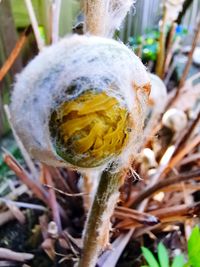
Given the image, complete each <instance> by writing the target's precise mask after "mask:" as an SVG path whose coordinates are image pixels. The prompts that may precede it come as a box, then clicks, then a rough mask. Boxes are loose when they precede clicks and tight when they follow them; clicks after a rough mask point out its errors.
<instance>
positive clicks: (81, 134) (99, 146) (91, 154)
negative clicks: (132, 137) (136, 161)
mask: <svg viewBox="0 0 200 267" xmlns="http://www.w3.org/2000/svg"><path fill="white" fill-rule="evenodd" d="M51 124H52V125H53V127H50V129H51V128H52V129H53V130H52V136H53V138H56V142H55V146H56V150H57V153H58V155H60V156H61V157H62V158H64V159H66V160H68V161H69V162H71V163H72V164H76V165H77V166H80V167H95V166H98V165H101V164H102V163H103V162H104V161H105V160H108V159H109V158H111V157H113V156H115V155H118V154H119V153H120V152H121V150H122V148H123V146H124V145H125V144H126V141H127V137H128V131H127V128H128V112H127V110H126V108H125V107H121V106H120V105H119V102H118V100H117V99H115V98H114V97H111V96H108V95H107V94H106V93H104V92H101V93H95V92H93V91H87V92H85V93H83V94H82V95H80V96H79V97H78V98H76V99H74V100H72V101H70V102H65V103H63V104H62V105H61V106H60V107H59V108H58V109H57V110H56V111H54V112H53V113H52V116H51V123H50V126H51Z"/></svg>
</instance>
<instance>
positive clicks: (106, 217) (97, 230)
mask: <svg viewBox="0 0 200 267" xmlns="http://www.w3.org/2000/svg"><path fill="white" fill-rule="evenodd" d="M122 182H123V178H122V176H121V173H112V172H111V170H106V171H104V172H103V174H102V176H101V179H100V182H99V186H98V189H97V192H96V195H95V199H94V202H93V205H92V207H91V210H90V213H89V216H88V220H87V222H86V227H85V233H84V241H83V253H82V257H81V259H80V262H79V265H78V266H79V267H94V266H95V264H96V261H97V258H98V255H99V253H100V251H101V250H102V249H105V248H106V246H108V244H109V230H110V217H111V215H112V214H113V211H114V208H115V205H116V203H117V201H118V198H119V188H120V186H121V185H122Z"/></svg>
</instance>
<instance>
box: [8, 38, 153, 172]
mask: <svg viewBox="0 0 200 267" xmlns="http://www.w3.org/2000/svg"><path fill="white" fill-rule="evenodd" d="M82 77H85V78H87V79H89V80H90V82H91V83H92V85H93V88H102V90H106V94H108V95H110V96H112V97H115V98H116V99H117V100H118V102H119V103H120V105H121V106H123V107H126V108H127V110H128V112H129V114H130V120H131V121H132V129H131V133H130V135H129V136H130V138H129V141H128V144H127V147H125V149H124V151H123V153H122V155H120V156H119V157H118V158H117V159H116V160H117V161H119V162H122V161H123V162H124V161H126V160H127V159H128V158H129V157H130V156H131V153H133V147H134V144H137V142H138V140H139V139H140V138H141V137H140V134H141V130H142V127H143V120H144V115H145V108H146V102H147V98H148V93H149V92H148V90H149V86H150V85H149V78H148V74H147V72H146V70H145V67H144V66H143V64H142V63H141V61H140V59H139V58H138V57H137V56H136V55H135V54H134V53H133V52H132V51H130V50H129V49H128V48H127V47H126V46H125V45H123V44H121V43H118V42H117V41H114V40H111V39H106V38H102V37H93V36H78V35H72V36H70V37H66V38H64V39H63V40H62V41H60V42H59V43H57V44H55V45H52V46H50V47H48V48H46V49H44V51H42V52H41V53H40V54H39V55H38V56H37V57H36V58H35V59H33V60H32V61H31V62H30V63H29V64H28V66H27V67H26V68H25V69H24V70H23V72H22V73H21V74H20V75H18V77H17V82H16V84H15V87H14V91H13V95H12V103H11V116H12V122H13V125H14V127H15V129H16V132H17V134H18V135H19V137H20V138H21V140H22V142H23V143H24V145H25V147H26V149H27V150H28V152H29V153H30V154H31V155H32V156H33V157H35V158H36V159H38V160H40V161H42V162H45V163H47V164H49V165H54V166H65V165H66V164H68V163H67V162H65V161H64V160H63V159H61V158H60V157H58V156H57V155H56V153H55V151H54V149H53V146H52V142H51V138H50V132H49V117H50V114H51V112H52V110H53V109H54V108H56V107H57V105H58V103H63V102H66V101H70V100H72V99H74V98H76V97H77V96H79V95H80V94H81V93H83V92H84V91H86V90H88V85H87V83H86V84H82V85H81V86H80V90H76V91H73V92H72V91H70V90H69V86H70V84H71V83H72V82H73V81H74V80H76V79H79V78H80V81H81V78H82ZM108 81H109V82H111V83H112V84H114V85H116V87H113V88H112V87H109V89H108V86H107V87H106V85H107V82H108ZM83 83H84V82H83ZM90 85H91V84H90ZM104 88H105V89H104ZM68 165H69V166H71V167H75V168H76V167H77V166H72V165H70V164H68ZM101 167H102V166H101ZM104 167H105V166H104Z"/></svg>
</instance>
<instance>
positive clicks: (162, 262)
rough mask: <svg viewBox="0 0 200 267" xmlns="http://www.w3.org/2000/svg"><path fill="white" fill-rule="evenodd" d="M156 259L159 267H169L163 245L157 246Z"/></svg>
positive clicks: (167, 256)
mask: <svg viewBox="0 0 200 267" xmlns="http://www.w3.org/2000/svg"><path fill="white" fill-rule="evenodd" d="M158 259H159V263H160V266H161V267H169V255H168V252H167V249H166V247H165V246H164V245H163V243H161V242H160V243H159V244H158Z"/></svg>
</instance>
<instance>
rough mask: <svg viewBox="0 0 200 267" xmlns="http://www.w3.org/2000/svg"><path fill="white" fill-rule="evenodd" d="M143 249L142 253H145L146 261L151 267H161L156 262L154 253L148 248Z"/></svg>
mask: <svg viewBox="0 0 200 267" xmlns="http://www.w3.org/2000/svg"><path fill="white" fill-rule="evenodd" d="M141 249H142V253H143V256H144V258H145V260H146V261H147V263H148V264H149V267H159V264H158V262H157V261H156V259H155V257H154V255H153V254H152V252H151V251H150V250H149V249H148V248H145V247H142V248H141Z"/></svg>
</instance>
